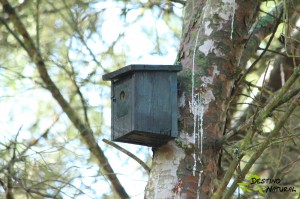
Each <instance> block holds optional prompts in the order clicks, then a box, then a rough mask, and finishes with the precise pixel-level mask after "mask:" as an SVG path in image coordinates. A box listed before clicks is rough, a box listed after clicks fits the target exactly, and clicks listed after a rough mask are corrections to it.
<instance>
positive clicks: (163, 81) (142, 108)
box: [133, 71, 172, 139]
mask: <svg viewBox="0 0 300 199" xmlns="http://www.w3.org/2000/svg"><path fill="white" fill-rule="evenodd" d="M134 80H135V81H134V85H133V86H134V90H135V99H134V101H135V112H134V130H136V131H142V132H148V133H153V134H157V137H159V136H162V137H164V136H166V137H169V136H171V130H172V129H171V128H172V127H171V124H172V116H171V115H172V106H171V103H170V101H171V100H172V99H171V90H170V88H171V79H170V73H169V72H166V71H155V72H149V71H147V72H137V73H136V74H135V79H134ZM149 137H150V136H149ZM158 139H159V138H158Z"/></svg>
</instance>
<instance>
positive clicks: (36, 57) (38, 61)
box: [0, 0, 129, 198]
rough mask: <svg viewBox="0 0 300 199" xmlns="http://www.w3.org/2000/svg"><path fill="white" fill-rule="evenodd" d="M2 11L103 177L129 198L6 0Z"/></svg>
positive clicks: (3, 0) (90, 130)
mask: <svg viewBox="0 0 300 199" xmlns="http://www.w3.org/2000/svg"><path fill="white" fill-rule="evenodd" d="M0 2H1V4H2V6H3V11H4V12H6V13H7V14H8V15H9V18H10V20H11V22H12V23H13V25H14V27H15V29H16V31H17V32H18V33H19V34H20V35H22V37H23V40H24V44H25V46H26V48H27V49H28V51H27V53H28V55H29V57H30V58H31V60H32V61H33V62H34V63H35V65H36V67H37V69H38V72H39V74H40V77H41V78H42V80H43V82H44V83H45V85H46V88H47V89H48V90H49V91H50V92H51V94H52V96H53V98H54V99H55V100H56V101H57V102H58V104H59V105H60V107H61V108H62V110H63V111H64V112H65V113H66V114H67V115H68V117H69V119H70V121H71V122H72V123H73V125H74V126H75V127H76V128H77V129H78V131H79V132H80V134H81V136H82V138H83V140H85V142H86V144H87V146H88V149H89V150H90V152H91V153H92V154H93V155H94V156H95V157H96V159H97V160H98V162H99V165H100V166H101V167H102V171H103V172H104V174H105V175H107V176H108V178H109V180H110V182H111V183H112V185H113V187H114V189H115V190H116V192H117V193H118V195H119V196H120V197H121V198H129V195H128V194H127V193H126V191H125V189H124V188H123V186H122V185H121V183H120V181H119V180H118V178H117V176H116V174H115V173H114V171H113V169H112V167H111V166H110V164H109V162H108V160H107V158H106V156H105V155H104V153H103V151H102V149H101V148H100V146H99V145H98V144H97V141H96V139H95V137H94V135H93V131H92V129H91V128H90V126H88V125H86V124H85V123H83V121H82V120H81V118H80V117H79V116H78V114H77V113H76V112H75V111H74V109H73V108H72V107H71V105H70V104H69V103H68V102H67V101H66V99H65V98H64V97H63V95H62V94H61V92H60V90H59V89H58V88H57V86H56V84H55V83H54V82H53V81H52V79H51V77H50V76H49V73H48V71H47V69H46V65H45V62H44V60H43V57H42V55H41V53H40V51H39V50H38V49H37V48H36V46H35V44H34V42H33V40H32V38H31V37H30V35H29V34H28V32H27V30H26V28H25V27H24V24H23V23H22V22H21V20H20V19H19V17H18V16H17V14H16V12H15V10H14V9H13V7H12V6H11V5H10V3H9V2H8V1H7V0H0Z"/></svg>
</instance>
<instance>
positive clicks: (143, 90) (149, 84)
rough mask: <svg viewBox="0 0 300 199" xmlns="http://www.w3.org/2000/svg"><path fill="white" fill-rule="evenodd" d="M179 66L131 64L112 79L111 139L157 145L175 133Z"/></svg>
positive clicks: (176, 131)
mask: <svg viewBox="0 0 300 199" xmlns="http://www.w3.org/2000/svg"><path fill="white" fill-rule="evenodd" d="M179 70H181V66H173V65H161V66H159V65H130V66H127V67H124V68H122V69H119V70H117V71H114V72H112V73H109V74H106V75H105V76H104V77H103V79H105V80H111V81H112V97H111V98H112V116H111V117H112V140H113V141H119V142H126V143H131V144H139V145H146V146H152V147H157V146H160V145H162V144H164V143H166V142H167V141H168V140H170V139H172V138H176V137H177V136H178V130H177V128H178V123H177V120H178V104H177V72H178V71H179Z"/></svg>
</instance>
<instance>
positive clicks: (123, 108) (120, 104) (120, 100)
mask: <svg viewBox="0 0 300 199" xmlns="http://www.w3.org/2000/svg"><path fill="white" fill-rule="evenodd" d="M131 91H132V88H131V77H127V78H125V79H122V80H119V81H116V82H113V86H112V128H113V132H114V133H113V134H112V139H113V140H115V139H117V138H119V137H122V136H124V135H125V134H126V133H127V132H130V131H131V123H132V117H131V113H132V110H131V101H132V99H131V98H132V95H131Z"/></svg>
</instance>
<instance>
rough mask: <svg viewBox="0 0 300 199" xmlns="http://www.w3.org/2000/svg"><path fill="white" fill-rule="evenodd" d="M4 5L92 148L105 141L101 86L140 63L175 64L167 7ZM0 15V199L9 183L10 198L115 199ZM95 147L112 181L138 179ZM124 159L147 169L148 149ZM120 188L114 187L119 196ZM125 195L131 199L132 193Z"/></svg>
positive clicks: (52, 1) (173, 25) (176, 22)
mask: <svg viewBox="0 0 300 199" xmlns="http://www.w3.org/2000/svg"><path fill="white" fill-rule="evenodd" d="M8 1H9V3H10V4H11V5H12V6H13V8H14V9H15V11H16V13H17V15H18V17H19V18H20V21H21V22H22V23H23V24H24V26H25V28H26V31H27V32H28V33H29V36H30V37H31V39H32V40H33V42H34V45H35V46H36V47H37V48H38V51H39V52H40V53H41V56H42V58H43V61H44V62H45V65H46V69H47V72H48V73H49V75H50V77H51V79H52V80H53V82H54V83H55V85H56V86H57V87H58V89H59V91H60V92H61V94H62V95H63V97H64V98H65V99H66V101H67V102H68V103H69V104H70V106H71V107H72V108H73V109H74V110H76V111H75V113H74V114H77V116H78V118H80V119H81V120H82V121H84V124H85V125H86V126H90V128H91V129H92V131H93V133H94V136H95V138H96V140H102V139H101V137H109V134H110V128H109V125H110V117H109V112H110V109H109V107H110V95H109V85H108V84H107V83H106V82H103V81H102V80H101V76H102V75H103V74H104V73H106V72H109V71H112V70H115V69H117V68H119V67H123V66H125V65H126V64H130V63H132V62H133V63H139V62H143V63H147V62H148V61H149V60H152V59H154V58H160V59H163V57H161V55H164V56H165V57H169V59H170V57H171V58H173V59H174V58H175V56H174V54H175V52H176V47H177V46H178V41H179V35H180V29H181V14H178V13H180V12H181V10H180V9H177V8H176V7H174V6H173V4H171V3H167V4H165V3H161V2H156V3H153V4H151V3H145V1H135V2H129V1H110V2H107V1H87V0H59V1H57V0H45V1H44V0H33V1H30V0H24V1H16V0H8ZM0 7H1V8H0V10H1V14H0V18H1V21H0V24H1V25H0V60H1V61H0V87H1V89H0V90H1V91H0V102H1V103H0V108H1V113H2V114H1V119H0V124H1V126H2V129H1V136H0V140H1V141H0V171H1V172H0V187H1V186H2V188H3V189H1V188H0V198H2V197H4V195H5V192H4V189H5V186H6V185H5V183H4V184H1V183H2V181H3V182H4V181H6V180H8V179H10V178H11V179H14V182H15V184H14V188H13V189H12V191H13V194H15V196H16V197H19V198H25V197H26V196H27V197H29V198H45V197H49V198H76V197H79V196H83V197H85V196H88V197H91V198H97V197H100V196H101V195H103V196H105V197H106V198H117V197H118V196H117V194H116V193H115V192H114V190H113V189H111V187H110V184H109V183H108V182H107V181H106V180H107V179H106V176H103V174H102V173H101V167H102V166H100V165H99V162H98V159H97V157H94V156H92V155H91V152H90V150H89V148H88V147H87V146H86V143H85V141H84V139H83V138H82V137H81V136H80V132H78V129H77V128H76V127H75V126H76V125H74V123H72V122H71V121H70V119H69V116H68V115H67V114H66V113H65V112H63V111H62V107H61V106H60V105H59V104H58V103H57V101H56V100H55V99H54V95H55V94H54V93H50V92H49V90H48V88H46V84H45V82H43V79H41V77H40V74H39V71H38V70H37V67H36V65H35V64H34V63H33V59H34V58H33V57H31V56H30V55H31V53H32V51H26V44H27V42H28V41H26V39H24V38H23V35H22V34H20V32H18V30H17V28H16V27H15V25H14V24H13V21H12V20H11V19H10V18H9V16H8V15H7V14H4V10H3V8H2V5H1V4H0ZM175 11H176V12H175ZM135 39H137V40H135ZM171 43H172V44H171ZM170 44H171V45H170ZM169 52H173V55H172V56H170V55H169ZM151 54H152V55H151ZM147 56H148V57H149V58H147V59H145V60H144V59H141V57H147ZM166 61H167V62H169V63H172V62H173V61H174V60H172V59H171V60H165V62H166ZM20 127H22V128H21V130H20V131H19V132H18V129H19V128H20ZM17 132H18V133H17ZM98 144H99V146H100V147H101V148H103V149H104V151H105V154H106V155H107V157H108V159H109V160H110V161H112V164H115V165H114V167H115V168H116V170H117V172H118V173H122V172H125V170H128V169H129V171H130V172H136V179H142V180H144V179H145V173H144V172H143V171H142V170H141V169H140V168H138V169H137V168H136V167H132V165H130V164H129V165H128V157H126V156H121V155H119V157H118V155H116V154H115V152H112V150H108V149H106V145H104V144H102V143H101V142H100V141H99V142H98ZM129 148H130V147H129ZM132 150H133V151H135V153H137V154H139V155H140V156H141V157H142V159H144V160H145V161H149V159H150V157H151V155H150V152H149V151H148V150H147V149H145V148H142V147H132ZM14 151H15V156H13V154H14ZM111 154H113V155H111ZM116 157H117V158H116ZM131 164H132V163H131ZM8 166H10V169H11V170H12V173H11V174H10V173H9V172H8V171H9V169H8ZM124 176H125V174H124ZM129 177H130V176H129ZM121 178H122V177H121ZM136 179H135V180H136ZM128 181H129V180H128V178H123V179H122V183H123V184H124V186H125V188H128V187H129V186H128V185H127V182H128ZM132 181H134V180H132ZM124 182H125V183H124ZM134 182H135V181H134ZM99 187H102V188H101V189H99ZM130 189H131V190H130ZM129 192H130V194H132V195H136V192H138V194H140V192H139V190H137V189H134V188H132V187H129ZM141 192H142V191H141ZM43 194H44V196H43Z"/></svg>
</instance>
